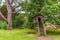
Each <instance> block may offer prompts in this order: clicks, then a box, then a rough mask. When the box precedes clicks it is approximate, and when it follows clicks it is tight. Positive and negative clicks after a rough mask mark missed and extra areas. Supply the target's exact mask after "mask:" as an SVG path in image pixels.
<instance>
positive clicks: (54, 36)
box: [47, 29, 60, 40]
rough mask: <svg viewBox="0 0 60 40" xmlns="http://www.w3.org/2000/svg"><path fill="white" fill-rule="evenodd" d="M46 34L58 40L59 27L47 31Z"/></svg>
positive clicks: (59, 36) (59, 38) (59, 34)
mask: <svg viewBox="0 0 60 40" xmlns="http://www.w3.org/2000/svg"><path fill="white" fill-rule="evenodd" d="M47 36H48V37H51V38H53V39H54V40H60V29H59V30H49V31H47Z"/></svg>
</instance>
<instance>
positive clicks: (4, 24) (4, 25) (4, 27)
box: [0, 21, 7, 29]
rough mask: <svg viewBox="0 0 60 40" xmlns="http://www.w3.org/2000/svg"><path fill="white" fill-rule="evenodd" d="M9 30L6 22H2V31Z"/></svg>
mask: <svg viewBox="0 0 60 40" xmlns="http://www.w3.org/2000/svg"><path fill="white" fill-rule="evenodd" d="M6 28H7V23H6V22H4V21H0V29H6Z"/></svg>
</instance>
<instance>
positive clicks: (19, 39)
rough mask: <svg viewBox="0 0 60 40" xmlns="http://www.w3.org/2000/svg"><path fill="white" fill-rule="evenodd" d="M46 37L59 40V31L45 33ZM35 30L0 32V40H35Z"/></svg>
mask: <svg viewBox="0 0 60 40" xmlns="http://www.w3.org/2000/svg"><path fill="white" fill-rule="evenodd" d="M47 37H51V38H53V39H54V40H60V30H49V31H47ZM35 38H36V34H35V30H30V29H14V30H0V40H35Z"/></svg>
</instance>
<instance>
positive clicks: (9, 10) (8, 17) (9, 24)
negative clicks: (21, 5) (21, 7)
mask: <svg viewBox="0 0 60 40" xmlns="http://www.w3.org/2000/svg"><path fill="white" fill-rule="evenodd" d="M6 7H7V11H8V13H7V14H8V16H7V24H8V26H7V29H12V7H11V4H10V3H9V0H6Z"/></svg>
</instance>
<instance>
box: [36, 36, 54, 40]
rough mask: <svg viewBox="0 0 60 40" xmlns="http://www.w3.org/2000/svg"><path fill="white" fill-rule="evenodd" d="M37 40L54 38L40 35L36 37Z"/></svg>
mask: <svg viewBox="0 0 60 40" xmlns="http://www.w3.org/2000/svg"><path fill="white" fill-rule="evenodd" d="M37 40H54V39H53V38H49V37H44V36H41V37H37Z"/></svg>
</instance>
